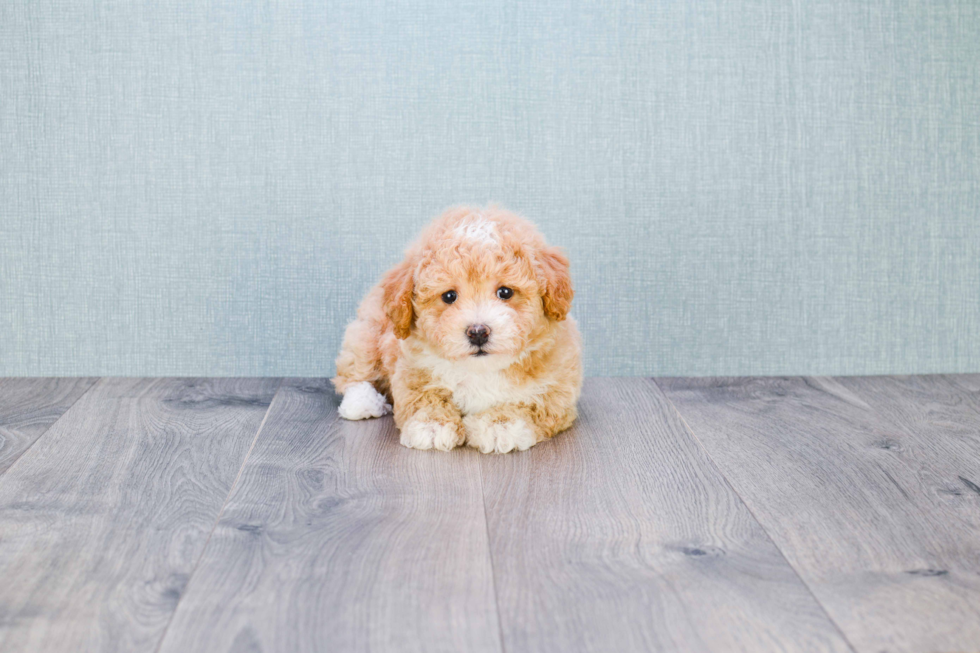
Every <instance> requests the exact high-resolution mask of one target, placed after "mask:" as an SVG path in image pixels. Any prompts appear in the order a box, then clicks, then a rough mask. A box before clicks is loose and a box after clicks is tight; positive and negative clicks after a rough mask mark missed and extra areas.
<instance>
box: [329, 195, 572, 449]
mask: <svg viewBox="0 0 980 653" xmlns="http://www.w3.org/2000/svg"><path fill="white" fill-rule="evenodd" d="M572 295H573V291H572V283H571V278H570V277H569V274H568V259H567V258H565V256H564V255H563V254H562V253H561V252H560V251H559V250H558V249H556V248H554V247H550V246H548V245H547V244H546V243H545V241H544V238H543V237H542V236H541V234H540V233H539V232H538V230H537V229H536V228H535V227H534V225H532V224H531V223H530V222H528V221H527V220H524V219H523V218H520V217H518V216H517V215H514V214H513V213H509V212H507V211H505V210H503V209H499V208H496V207H491V208H488V209H475V208H470V207H459V208H454V209H450V210H449V211H447V212H446V213H445V214H443V215H442V216H441V217H439V218H437V219H436V220H435V222H433V223H432V224H431V225H430V226H429V227H428V228H427V229H426V230H425V231H424V232H423V233H422V235H421V237H420V238H419V239H418V241H416V242H415V244H413V245H412V246H410V247H409V248H408V250H406V252H405V259H404V260H403V261H402V262H401V263H399V264H398V265H397V266H396V267H395V268H393V269H392V270H390V271H389V272H388V273H387V274H386V275H385V277H384V279H382V281H381V283H379V284H378V285H377V286H375V287H374V288H373V289H372V290H371V291H370V292H369V293H368V294H367V296H366V297H365V298H364V300H363V301H362V302H361V306H360V308H359V309H358V311H357V318H356V319H355V320H354V321H353V322H351V324H350V325H349V326H348V327H347V331H346V333H345V334H344V344H343V346H342V347H341V351H340V356H338V358H337V376H336V378H334V379H333V383H334V386H335V387H336V388H337V391H338V392H340V393H342V394H343V395H344V399H343V401H342V403H341V405H340V415H341V416H342V417H344V418H346V419H365V418H368V417H380V416H381V415H384V414H385V413H387V412H389V411H390V410H391V405H392V404H393V405H394V413H395V423H396V424H397V425H398V428H399V429H400V430H401V443H402V444H403V445H405V446H406V447H412V448H415V449H431V448H435V449H441V450H444V451H448V450H450V449H452V448H453V447H456V446H458V445H461V444H463V443H464V442H465V443H466V444H467V445H469V446H471V447H474V448H476V449H479V450H480V451H482V452H483V453H493V452H495V453H504V452H507V451H512V450H514V449H517V450H521V451H523V450H525V449H527V448H529V447H531V446H533V445H534V444H536V443H538V442H540V441H541V440H543V439H545V438H550V437H551V436H553V435H555V434H556V433H559V432H560V431H563V430H565V429H567V428H568V427H569V426H571V424H572V422H573V421H574V420H575V415H576V413H575V403H576V402H577V401H578V397H579V393H580V391H581V387H582V365H581V340H580V337H579V332H578V328H577V327H576V325H575V321H574V320H573V319H571V318H569V317H568V311H569V309H570V308H571V304H572Z"/></svg>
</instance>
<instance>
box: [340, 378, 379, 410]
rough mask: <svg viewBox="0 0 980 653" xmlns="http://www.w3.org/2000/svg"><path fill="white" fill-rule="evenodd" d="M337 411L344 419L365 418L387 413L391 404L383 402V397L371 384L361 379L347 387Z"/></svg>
mask: <svg viewBox="0 0 980 653" xmlns="http://www.w3.org/2000/svg"><path fill="white" fill-rule="evenodd" d="M337 412H338V413H340V416H341V417H343V418H344V419H367V418H369V417H381V416H382V415H387V414H388V413H390V412H391V406H390V405H388V404H387V403H385V398H384V397H382V396H381V395H380V394H379V393H378V391H377V390H375V389H374V386H373V385H371V384H370V383H368V382H367V381H361V382H360V383H355V384H354V385H352V386H350V387H349V388H347V392H345V393H344V400H343V401H341V402H340V408H338V409H337Z"/></svg>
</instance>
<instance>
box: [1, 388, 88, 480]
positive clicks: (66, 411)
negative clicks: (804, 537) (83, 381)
mask: <svg viewBox="0 0 980 653" xmlns="http://www.w3.org/2000/svg"><path fill="white" fill-rule="evenodd" d="M82 378H84V377H82ZM105 378H106V377H104V376H100V377H96V379H95V382H94V383H92V385H90V386H89V387H87V388H86V389H85V392H83V393H82V394H80V395H78V397H76V399H75V401H73V402H71V406H69V407H68V408H66V409H65V412H63V413H61V414H60V415H58V419H56V420H55V421H53V422H51V424H50V425H48V428H46V429H44V431H43V432H42V433H41V435H39V436H37V437H36V438H34V442H31V443H30V444H29V445H28V446H27V448H26V449H24V450H23V451H21V452H20V454H19V455H18V456H17V457H16V458H14V459H13V461H12V462H11V463H10V464H9V465H8V466H7V469H5V470H3V471H2V472H0V481H2V480H3V477H4V476H5V475H6V474H7V472H9V471H10V470H11V469H13V467H14V465H16V464H17V463H18V462H19V461H20V459H21V458H23V457H24V454H26V453H27V452H28V451H30V450H31V449H33V448H34V445H35V444H37V443H38V442H40V441H41V438H43V437H44V436H45V435H47V434H48V433H50V432H51V429H53V428H54V426H55V424H57V423H58V422H60V421H61V420H62V418H64V416H65V415H67V414H68V412H69V411H71V409H72V408H74V407H75V404H77V403H78V402H79V401H81V400H82V397H85V396H86V395H88V393H89V392H91V391H92V388H94V387H95V386H97V385H99V383H101V382H102V381H103V380H104V379H105Z"/></svg>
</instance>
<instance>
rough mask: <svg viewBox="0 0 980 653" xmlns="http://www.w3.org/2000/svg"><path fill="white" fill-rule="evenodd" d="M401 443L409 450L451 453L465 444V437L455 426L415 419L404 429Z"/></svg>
mask: <svg viewBox="0 0 980 653" xmlns="http://www.w3.org/2000/svg"><path fill="white" fill-rule="evenodd" d="M401 443H402V444H403V445H405V446H406V447H408V448H409V449H439V450H440V451H449V450H451V449H452V448H453V447H456V446H459V445H461V444H463V436H462V435H461V434H460V432H459V428H458V427H457V426H456V425H455V424H452V423H444V422H431V421H427V420H424V419H413V420H411V421H410V422H408V423H407V424H405V426H404V427H403V428H402V431H401Z"/></svg>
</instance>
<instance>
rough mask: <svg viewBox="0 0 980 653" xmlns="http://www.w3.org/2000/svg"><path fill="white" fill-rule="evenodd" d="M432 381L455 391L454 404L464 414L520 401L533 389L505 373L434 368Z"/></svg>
mask: <svg viewBox="0 0 980 653" xmlns="http://www.w3.org/2000/svg"><path fill="white" fill-rule="evenodd" d="M433 372H434V374H433V377H434V378H433V380H434V381H435V382H436V383H437V384H438V385H440V386H442V387H444V388H446V389H447V390H449V391H450V392H452V394H453V403H454V404H456V407H457V408H459V411H460V412H461V413H463V414H464V415H470V414H472V413H479V412H482V411H484V410H487V409H488V408H492V407H493V406H497V405H500V404H507V403H517V402H520V401H523V400H525V399H527V398H529V397H530V396H531V395H532V394H533V391H532V390H531V389H530V388H528V387H526V386H519V385H517V384H515V383H513V382H512V381H510V380H509V379H508V378H507V377H506V376H505V375H504V374H503V373H502V372H495V371H494V372H491V371H487V372H466V371H462V370H433Z"/></svg>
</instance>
